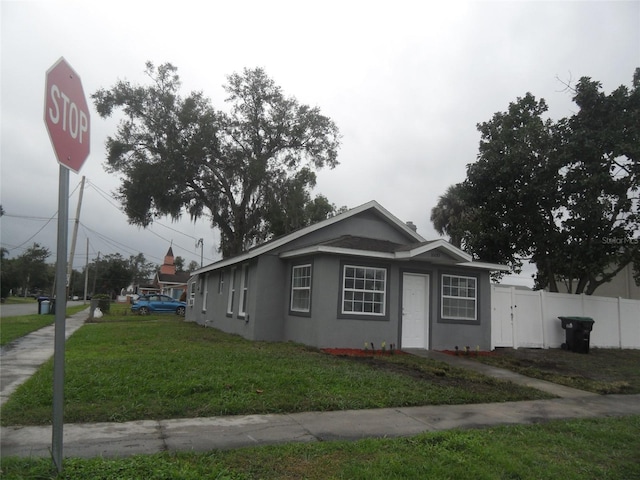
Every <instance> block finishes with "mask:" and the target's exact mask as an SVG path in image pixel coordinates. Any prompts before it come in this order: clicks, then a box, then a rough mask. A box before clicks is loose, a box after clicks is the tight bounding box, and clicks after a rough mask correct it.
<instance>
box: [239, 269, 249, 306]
mask: <svg viewBox="0 0 640 480" xmlns="http://www.w3.org/2000/svg"><path fill="white" fill-rule="evenodd" d="M248 291H249V265H243V266H242V277H241V278H240V309H239V312H238V315H242V316H244V315H245V314H246V313H247V293H248Z"/></svg>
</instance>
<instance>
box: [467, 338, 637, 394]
mask: <svg viewBox="0 0 640 480" xmlns="http://www.w3.org/2000/svg"><path fill="white" fill-rule="evenodd" d="M469 358H472V359H474V358H475V357H473V356H470V357H469ZM477 360H478V361H480V362H483V363H487V364H490V365H493V366H496V367H500V368H505V369H507V370H511V371H513V372H518V373H521V374H523V375H526V376H528V377H533V378H540V379H542V380H547V381H550V382H553V383H558V384H561V385H566V386H568V387H573V388H578V389H580V390H586V391H590V392H594V393H600V394H613V393H622V394H636V393H640V368H639V367H638V366H639V365H640V350H623V349H601V348H592V349H591V350H590V351H589V353H588V354H581V353H574V352H568V351H565V350H561V349H526V348H523V349H518V350H512V349H499V350H496V355H494V356H490V357H478V358H477Z"/></svg>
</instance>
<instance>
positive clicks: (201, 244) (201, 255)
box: [196, 238, 204, 268]
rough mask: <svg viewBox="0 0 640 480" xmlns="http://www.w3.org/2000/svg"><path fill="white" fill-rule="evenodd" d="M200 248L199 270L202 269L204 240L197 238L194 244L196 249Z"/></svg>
mask: <svg viewBox="0 0 640 480" xmlns="http://www.w3.org/2000/svg"><path fill="white" fill-rule="evenodd" d="M198 247H200V268H202V262H203V257H204V239H202V238H199V239H198V241H197V242H196V248H198Z"/></svg>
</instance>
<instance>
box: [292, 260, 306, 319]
mask: <svg viewBox="0 0 640 480" xmlns="http://www.w3.org/2000/svg"><path fill="white" fill-rule="evenodd" d="M310 310H311V264H307V265H296V266H294V267H293V270H292V271H291V311H292V312H305V313H308V312H309V311H310Z"/></svg>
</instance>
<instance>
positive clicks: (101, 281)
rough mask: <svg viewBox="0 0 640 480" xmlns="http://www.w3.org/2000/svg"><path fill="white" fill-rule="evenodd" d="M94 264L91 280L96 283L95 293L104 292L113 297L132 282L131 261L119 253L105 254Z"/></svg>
mask: <svg viewBox="0 0 640 480" xmlns="http://www.w3.org/2000/svg"><path fill="white" fill-rule="evenodd" d="M92 264H93V265H92V268H91V269H90V270H89V271H90V272H91V271H93V277H92V278H90V279H89V281H90V282H91V281H92V280H93V283H92V284H93V285H95V289H94V290H93V292H92V293H93V295H95V294H98V293H103V294H107V295H109V296H110V297H111V298H113V297H115V296H116V295H120V292H121V291H122V289H126V288H127V287H128V286H129V285H130V284H131V279H132V269H131V263H130V261H129V260H127V259H125V258H124V257H123V256H122V255H120V254H119V253H115V254H110V255H105V256H104V257H102V258H101V259H96V260H94V261H93V262H92Z"/></svg>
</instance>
